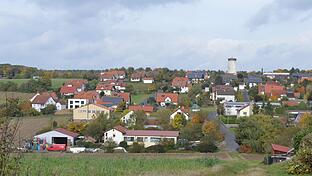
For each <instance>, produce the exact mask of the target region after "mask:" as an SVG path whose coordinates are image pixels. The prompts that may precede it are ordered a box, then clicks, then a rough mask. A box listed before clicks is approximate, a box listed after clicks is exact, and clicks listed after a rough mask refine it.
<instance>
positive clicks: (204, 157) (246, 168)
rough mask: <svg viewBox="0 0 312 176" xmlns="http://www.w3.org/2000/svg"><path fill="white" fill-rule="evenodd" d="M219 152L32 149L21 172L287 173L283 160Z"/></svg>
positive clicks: (182, 175) (184, 175) (230, 175)
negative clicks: (267, 160)
mask: <svg viewBox="0 0 312 176" xmlns="http://www.w3.org/2000/svg"><path fill="white" fill-rule="evenodd" d="M220 154H222V153H220ZM220 154H218V153H217V154H199V153H189V154H174V153H172V154H105V153H97V154H87V153H86V154H69V153H32V154H26V155H25V157H24V158H23V161H22V166H23V167H22V171H23V173H22V175H60V176H63V175H64V176H66V175H75V176H80V175H108V176H110V175H114V176H115V175H116V176H123V175H129V176H130V175H146V176H151V175H153V176H154V175H155V176H174V175H179V176H189V175H197V176H202V175H207V176H247V175H252V176H280V175H281V176H287V175H288V174H287V173H286V169H285V164H284V163H282V164H274V165H271V166H265V165H263V164H262V161H261V160H253V159H252V160H247V159H246V158H244V157H243V156H241V155H240V154H230V155H228V156H230V157H229V158H227V159H222V158H219V157H218V156H221V155H220ZM223 154H224V153H223ZM251 157H252V155H251ZM218 158H219V159H218Z"/></svg>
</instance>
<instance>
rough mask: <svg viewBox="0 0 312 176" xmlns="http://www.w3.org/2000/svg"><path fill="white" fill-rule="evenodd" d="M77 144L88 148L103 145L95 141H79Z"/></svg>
mask: <svg viewBox="0 0 312 176" xmlns="http://www.w3.org/2000/svg"><path fill="white" fill-rule="evenodd" d="M76 145H77V146H78V147H86V148H99V147H101V144H95V143H92V142H86V141H77V143H76Z"/></svg>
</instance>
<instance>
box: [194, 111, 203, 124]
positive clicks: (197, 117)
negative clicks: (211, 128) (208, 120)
mask: <svg viewBox="0 0 312 176" xmlns="http://www.w3.org/2000/svg"><path fill="white" fill-rule="evenodd" d="M191 122H192V123H194V124H199V123H203V122H204V118H203V117H202V116H201V114H200V113H196V114H195V115H194V116H193V117H192V120H191Z"/></svg>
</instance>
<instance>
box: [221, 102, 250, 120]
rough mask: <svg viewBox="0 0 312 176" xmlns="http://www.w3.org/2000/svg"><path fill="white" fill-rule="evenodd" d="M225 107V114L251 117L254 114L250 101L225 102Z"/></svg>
mask: <svg viewBox="0 0 312 176" xmlns="http://www.w3.org/2000/svg"><path fill="white" fill-rule="evenodd" d="M223 107H224V115H225V116H235V117H249V116H251V115H252V114H253V112H252V105H251V104H250V103H249V102H225V103H224V104H223Z"/></svg>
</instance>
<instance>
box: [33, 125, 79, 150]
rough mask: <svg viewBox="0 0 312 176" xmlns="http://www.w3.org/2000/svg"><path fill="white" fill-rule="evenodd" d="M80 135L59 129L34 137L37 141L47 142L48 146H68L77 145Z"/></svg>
mask: <svg viewBox="0 0 312 176" xmlns="http://www.w3.org/2000/svg"><path fill="white" fill-rule="evenodd" d="M78 135H79V134H78V133H74V132H71V131H68V130H66V129H64V128H57V129H54V130H52V131H48V132H45V133H42V134H39V135H36V136H34V138H36V139H41V140H45V141H46V142H47V143H48V144H66V145H68V146H73V145H75V141H76V139H77V137H78Z"/></svg>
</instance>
